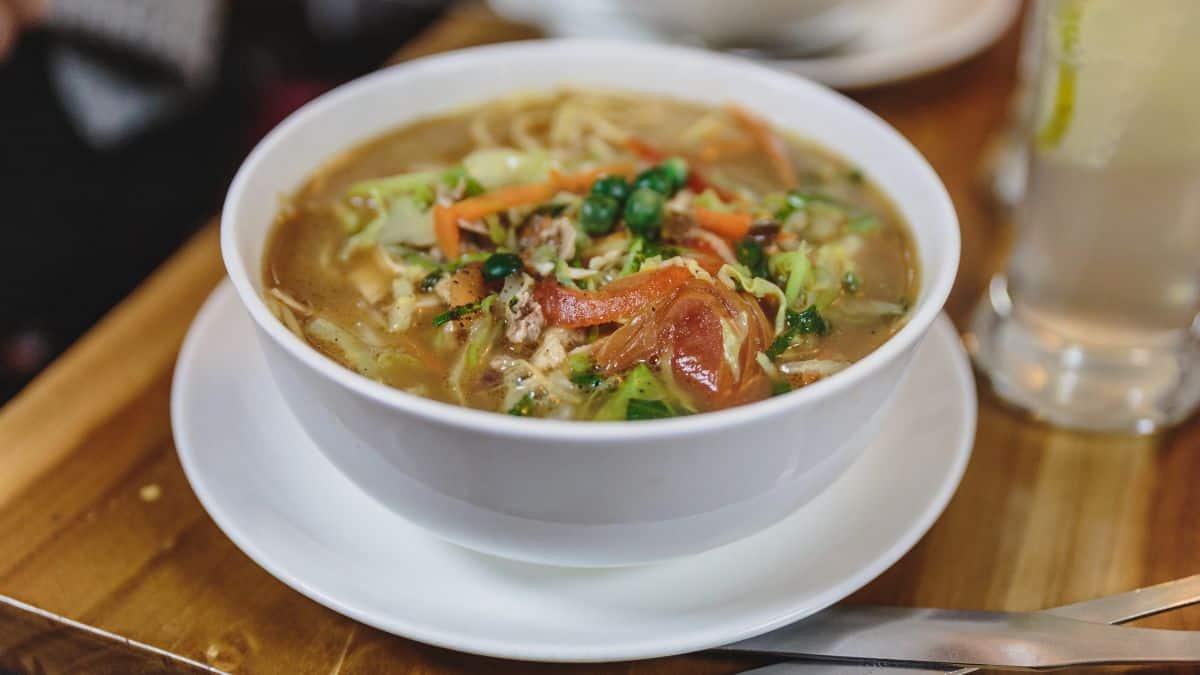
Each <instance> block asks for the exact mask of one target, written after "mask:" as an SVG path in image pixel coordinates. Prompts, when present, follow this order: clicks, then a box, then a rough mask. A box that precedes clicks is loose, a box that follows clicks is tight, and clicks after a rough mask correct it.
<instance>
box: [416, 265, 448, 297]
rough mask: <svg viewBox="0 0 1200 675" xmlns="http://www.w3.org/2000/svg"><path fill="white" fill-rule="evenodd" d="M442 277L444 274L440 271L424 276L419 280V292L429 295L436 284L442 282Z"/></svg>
mask: <svg viewBox="0 0 1200 675" xmlns="http://www.w3.org/2000/svg"><path fill="white" fill-rule="evenodd" d="M443 275H444V273H443V272H442V271H441V270H434V271H432V272H430V273H429V274H426V275H425V278H424V279H421V292H422V293H429V292H431V291H433V289H434V288H435V287H436V286H437V284H438V282H439V281H441V280H442V276H443Z"/></svg>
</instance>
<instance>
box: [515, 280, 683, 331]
mask: <svg viewBox="0 0 1200 675" xmlns="http://www.w3.org/2000/svg"><path fill="white" fill-rule="evenodd" d="M691 278H692V273H691V272H688V271H687V270H686V269H684V268H682V267H675V266H672V267H660V268H658V269H656V270H651V271H648V272H639V273H638V274H633V275H630V276H628V277H625V278H624V279H617V280H616V281H614V282H612V283H610V284H608V285H606V286H604V287H602V288H600V289H599V290H595V291H581V290H578V289H575V288H567V287H566V286H563V285H562V284H560V283H558V282H557V281H555V280H552V279H542V280H541V281H539V282H538V284H537V286H535V287H534V289H533V297H534V299H535V300H537V302H538V304H540V305H541V306H542V314H544V315H545V317H546V321H547V322H548V323H549V324H550V325H552V326H565V327H567V328H584V327H587V326H598V325H600V324H603V323H614V322H620V321H624V320H626V319H628V318H630V317H631V316H633V315H634V314H636V313H637V312H638V311H640V310H641V309H642V308H643V307H645V306H647V305H648V304H652V303H655V302H658V301H662V300H666V299H668V298H670V297H671V295H672V293H674V291H675V290H676V289H677V288H679V287H680V286H682V285H683V284H684V283H686V282H687V281H688V280H689V279H691Z"/></svg>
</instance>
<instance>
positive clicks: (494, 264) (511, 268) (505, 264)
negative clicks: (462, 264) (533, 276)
mask: <svg viewBox="0 0 1200 675" xmlns="http://www.w3.org/2000/svg"><path fill="white" fill-rule="evenodd" d="M522 267H524V264H523V263H522V262H521V258H520V257H518V256H517V255H516V254H515V253H493V254H492V255H490V256H488V258H487V260H484V261H483V278H484V279H492V280H495V279H503V278H504V277H506V276H508V275H510V274H513V273H514V272H519V271H521V268H522Z"/></svg>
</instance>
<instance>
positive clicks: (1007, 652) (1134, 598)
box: [720, 575, 1200, 675]
mask: <svg viewBox="0 0 1200 675" xmlns="http://www.w3.org/2000/svg"><path fill="white" fill-rule="evenodd" d="M1197 602H1200V575H1195V576H1191V577H1186V578H1183V579H1178V580H1176V581H1170V582H1167V583H1164V584H1159V585H1157V586H1151V587H1148V588H1143V589H1140V590H1136V591H1131V592H1128V593H1121V594H1118V595H1113V596H1107V597H1103V598H1098V599H1095V600H1088V601H1085V602H1080V603H1075V604H1071V605H1064V606H1062V607H1055V608H1052V609H1049V610H1045V611H1042V612H1037V613H1004V612H969V611H968V612H964V611H950V610H922V609H903V608H891V607H853V606H848V607H835V608H831V609H829V610H825V611H824V612H821V613H820V614H817V615H816V616H814V617H811V618H809V619H806V620H804V621H801V622H799V623H796V624H792V625H791V626H788V627H785V628H782V629H779V630H777V631H772V632H770V633H766V634H764V635H761V636H758V637H756V638H750V639H749V640H743V641H741V642H738V643H735V644H732V645H728V646H727V647H722V648H720V651H730V652H742V653H757V654H783V655H788V656H803V657H809V658H821V659H836V660H839V661H841V662H840V663H831V662H804V663H800V662H788V663H780V664H775V665H771V666H766V667H764V668H758V669H755V670H752V671H746V674H745V675H751V674H753V675H869V674H871V673H878V674H879V675H884V674H885V673H886V674H887V675H917V674H919V673H954V674H955V675H959V674H965V673H970V672H973V671H974V670H975V669H974V668H971V667H968V668H962V667H961V666H963V665H978V666H984V665H986V666H993V667H997V666H998V667H1010V668H1049V667H1058V666H1060V665H1063V666H1065V665H1098V664H1110V663H1117V662H1119V663H1134V662H1137V663H1152V662H1157V663H1165V662H1172V661H1177V660H1179V659H1182V660H1196V659H1200V633H1196V632H1193V631H1159V630H1148V629H1137V628H1115V627H1111V626H1105V625H1103V624H1099V623H1090V622H1107V623H1114V624H1116V623H1124V622H1126V621H1132V620H1134V619H1138V618H1142V617H1145V616H1150V615H1152V614H1157V613H1160V612H1165V611H1169V610H1172V609H1176V608H1179V607H1183V606H1186V605H1190V604H1194V603H1197ZM1094 628H1099V629H1100V630H1107V631H1109V632H1106V633H1105V634H1104V635H1103V636H1102V635H1100V634H1099V633H1098V632H1093V630H1092V629H1094ZM1043 631H1044V632H1043ZM1160 638H1166V639H1165V640H1164V641H1162V642H1160V641H1159V639H1160ZM1092 640H1097V641H1096V642H1092ZM1160 650H1162V651H1160Z"/></svg>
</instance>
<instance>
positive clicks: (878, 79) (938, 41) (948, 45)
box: [775, 0, 1021, 89]
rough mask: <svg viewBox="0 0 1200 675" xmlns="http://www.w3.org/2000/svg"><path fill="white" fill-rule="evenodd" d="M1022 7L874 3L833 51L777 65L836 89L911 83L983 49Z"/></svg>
mask: <svg viewBox="0 0 1200 675" xmlns="http://www.w3.org/2000/svg"><path fill="white" fill-rule="evenodd" d="M1020 8H1021V2H1020V0H870V1H869V3H867V7H866V9H868V10H871V11H872V15H871V18H870V20H869V21H868V22H867V23H866V28H865V29H864V30H863V32H862V33H860V34H859V35H858V36H856V37H854V38H853V39H851V40H850V41H849V42H847V43H846V44H844V45H842V46H841V47H839V48H838V49H837V50H836V51H835V52H833V53H830V54H829V55H826V56H817V57H812V58H805V59H790V60H780V61H776V62H775V65H777V66H779V67H781V68H784V69H786V70H789V71H791V72H793V73H796V74H797V75H803V76H804V77H807V78H809V79H812V80H816V81H817V82H822V83H824V84H827V85H829V86H831V87H836V88H838V89H861V88H864V87H873V86H877V85H881V84H887V83H889V82H896V81H900V80H907V79H910V78H913V77H917V76H918V75H924V74H926V73H931V72H933V71H936V70H940V69H942V68H946V67H948V66H951V65H954V64H955V63H959V62H960V61H965V60H967V59H968V58H970V57H972V56H974V55H975V54H978V53H979V52H981V51H983V49H984V48H985V47H987V46H988V45H990V44H992V43H993V42H995V41H996V40H997V39H998V38H999V37H1000V36H1001V35H1003V34H1004V31H1005V30H1006V29H1007V28H1008V26H1009V24H1011V23H1012V21H1013V19H1014V18H1015V17H1016V16H1017V14H1018V10H1020Z"/></svg>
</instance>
